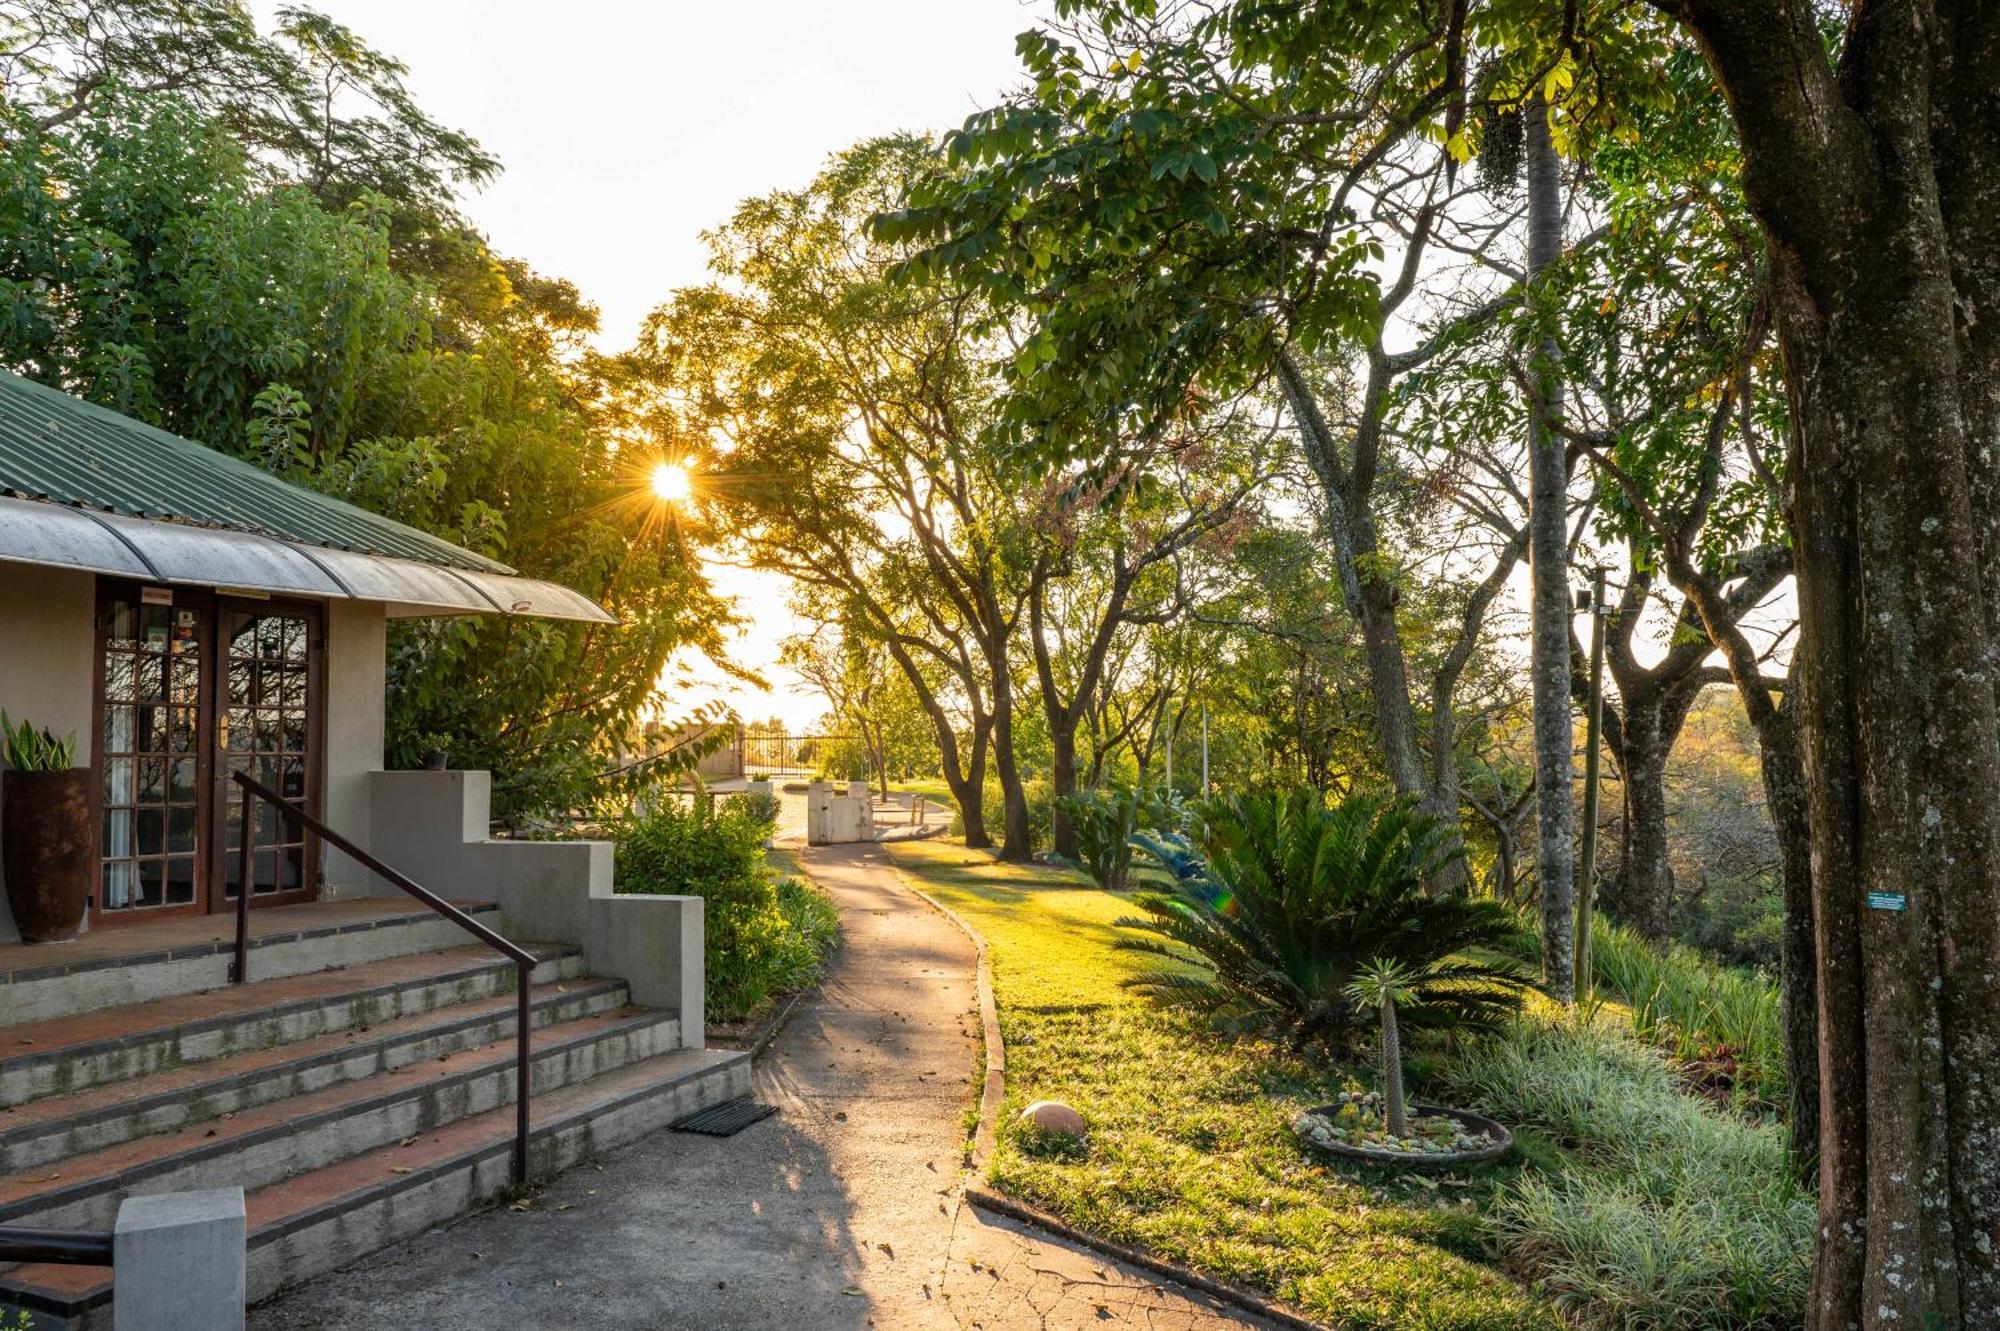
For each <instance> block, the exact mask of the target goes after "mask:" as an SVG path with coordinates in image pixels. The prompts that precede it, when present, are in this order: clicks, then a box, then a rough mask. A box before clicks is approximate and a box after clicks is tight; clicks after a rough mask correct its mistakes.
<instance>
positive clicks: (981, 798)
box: [944, 726, 993, 850]
mask: <svg viewBox="0 0 2000 1331" xmlns="http://www.w3.org/2000/svg"><path fill="white" fill-rule="evenodd" d="M986 745H987V738H986V729H985V728H984V727H983V726H975V727H974V729H973V735H972V745H971V752H970V753H969V754H968V755H967V757H968V761H967V762H966V764H965V767H964V769H963V770H961V769H960V768H959V765H958V761H957V748H958V742H957V740H956V738H954V739H953V740H952V741H951V744H950V746H949V751H948V752H947V753H946V754H945V761H944V783H945V785H946V786H947V787H949V788H950V790H951V798H952V800H953V802H955V803H956V804H957V805H958V823H959V826H960V827H962V828H964V829H965V844H966V847H967V849H970V850H984V849H986V848H987V847H988V846H991V845H992V844H993V837H992V834H991V833H989V832H988V831H987V830H986V803H985V799H986Z"/></svg>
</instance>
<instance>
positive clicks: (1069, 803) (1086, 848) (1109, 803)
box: [1056, 786, 1139, 892]
mask: <svg viewBox="0 0 2000 1331" xmlns="http://www.w3.org/2000/svg"><path fill="white" fill-rule="evenodd" d="M1056 808H1057V809H1059V810H1060V811H1062V812H1063V813H1066V814H1068V815H1069V820H1070V824H1071V826H1073V827H1075V828H1076V854H1077V859H1078V861H1079V863H1078V865H1077V867H1078V868H1080V869H1082V870H1083V871H1084V872H1085V873H1087V874H1089V875H1090V876H1091V877H1092V878H1093V879H1095V880H1096V882H1097V885H1098V886H1099V887H1101V888H1104V889H1105V890H1107V891H1111V892H1117V891H1121V890H1123V888H1124V886H1125V879H1126V877H1127V876H1128V875H1129V874H1130V873H1131V871H1132V833H1134V832H1135V831H1137V830H1138V827H1139V792H1137V791H1136V790H1133V789H1132V788H1131V787H1129V786H1109V787H1106V788H1104V789H1102V790H1084V791H1079V792H1077V793H1076V794H1074V795H1060V796H1057V798H1056Z"/></svg>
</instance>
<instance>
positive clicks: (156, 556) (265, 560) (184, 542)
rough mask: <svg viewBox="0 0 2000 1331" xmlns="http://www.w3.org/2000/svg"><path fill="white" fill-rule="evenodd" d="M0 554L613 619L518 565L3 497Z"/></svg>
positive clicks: (24, 560)
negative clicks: (519, 571)
mask: <svg viewBox="0 0 2000 1331" xmlns="http://www.w3.org/2000/svg"><path fill="white" fill-rule="evenodd" d="M0 560H5V561H8V562H11V563H17V564H36V565H41V566H43V567H55V568H76V569H85V570H88V571H90V572H93V573H104V574H110V575H112V576H115V577H126V578H131V579H133V580H135V581H139V582H161V583H179V584H183V585H193V586H197V587H225V588H242V589H243V590H245V591H258V592H269V593H272V594H273V595H281V596H304V597H310V598H313V599H316V600H333V601H342V600H355V601H373V602H379V603H381V604H383V605H385V606H387V607H388V609H389V613H390V614H391V615H392V616H396V617H403V618H414V617H419V616H432V615H468V614H471V615H480V614H485V615H493V614H500V615H518V616H521V617H524V618H531V619H569V620H579V621H582V622H584V623H592V624H615V623H617V620H616V618H615V617H613V616H612V615H611V614H610V612H608V611H606V610H605V609H604V608H603V607H602V606H600V605H598V604H597V603H596V602H595V601H593V600H591V599H590V598H589V597H587V596H584V595H582V594H581V593H579V592H574V591H571V590H570V589H569V588H567V587H563V586H560V585H558V584H556V583H553V582H544V581H542V580H540V579H538V578H523V577H520V576H518V575H516V574H512V573H493V572H488V571H485V570H481V569H469V568H447V567H445V566H443V565H440V564H432V563H425V562H420V561H418V560H414V559H400V558H396V557H394V556H391V555H379V554H369V553H362V552H359V551H354V550H333V549H327V548H324V547H315V546H310V545H306V544H303V543H300V542H295V541H285V540H279V539H277V538H276V537H271V536H265V535H261V534H259V533H256V532H245V531H230V530H227V529H220V528H211V527H191V526H187V525H186V524H183V523H178V522H166V521H159V520H154V519H148V518H132V517H124V516H121V515H119V514H115V513H97V512H92V511H90V510H88V509H80V508H70V507H68V506H66V505H63V504H56V503H50V502H47V501H43V500H35V499H9V498H5V497H0Z"/></svg>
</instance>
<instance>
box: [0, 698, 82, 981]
mask: <svg viewBox="0 0 2000 1331" xmlns="http://www.w3.org/2000/svg"><path fill="white" fill-rule="evenodd" d="M0 757H4V758H5V759H6V763H7V769H6V771H5V772H4V773H0V873H4V874H5V875H6V879H7V904H8V905H9V906H10V907H11V908H12V909H13V912H14V927H15V928H17V929H19V930H20V931H21V940H22V941H23V942H27V943H53V942H61V941H63V940H65V939H70V938H75V937H76V935H77V933H78V931H79V930H81V929H82V928H83V912H84V906H85V903H86V902H87V901H88V899H89V894H90V882H91V877H92V874H91V850H92V846H91V831H92V827H91V824H92V819H91V800H90V769H89V768H86V767H77V766H74V763H75V759H76V736H75V735H74V734H72V735H70V736H69V737H68V738H67V739H57V738H56V736H55V734H54V733H53V732H52V731H49V730H47V729H42V730H37V729H35V727H34V726H32V725H30V724H28V723H27V722H25V721H23V722H22V723H21V724H20V725H19V726H16V725H15V724H14V722H13V721H12V719H11V718H9V717H8V715H7V714H6V713H5V712H4V711H0Z"/></svg>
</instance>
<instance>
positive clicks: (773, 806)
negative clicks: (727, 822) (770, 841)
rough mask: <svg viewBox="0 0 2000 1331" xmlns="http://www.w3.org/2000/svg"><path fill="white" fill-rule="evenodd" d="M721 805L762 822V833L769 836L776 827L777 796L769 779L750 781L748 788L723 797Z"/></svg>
mask: <svg viewBox="0 0 2000 1331" xmlns="http://www.w3.org/2000/svg"><path fill="white" fill-rule="evenodd" d="M722 807H723V808H724V809H725V810H728V811H730V812H733V813H737V814H741V815H742V816H743V817H745V818H749V819H752V820H753V821H755V822H758V823H761V824H763V827H764V835H765V836H767V837H768V836H770V835H771V833H772V832H774V831H776V830H777V827H778V807H779V806H778V796H777V792H776V791H774V790H772V789H771V783H770V782H769V781H752V782H751V783H750V786H749V789H747V790H744V791H742V792H740V793H739V794H735V795H730V796H727V797H725V798H724V799H723V801H722Z"/></svg>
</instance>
